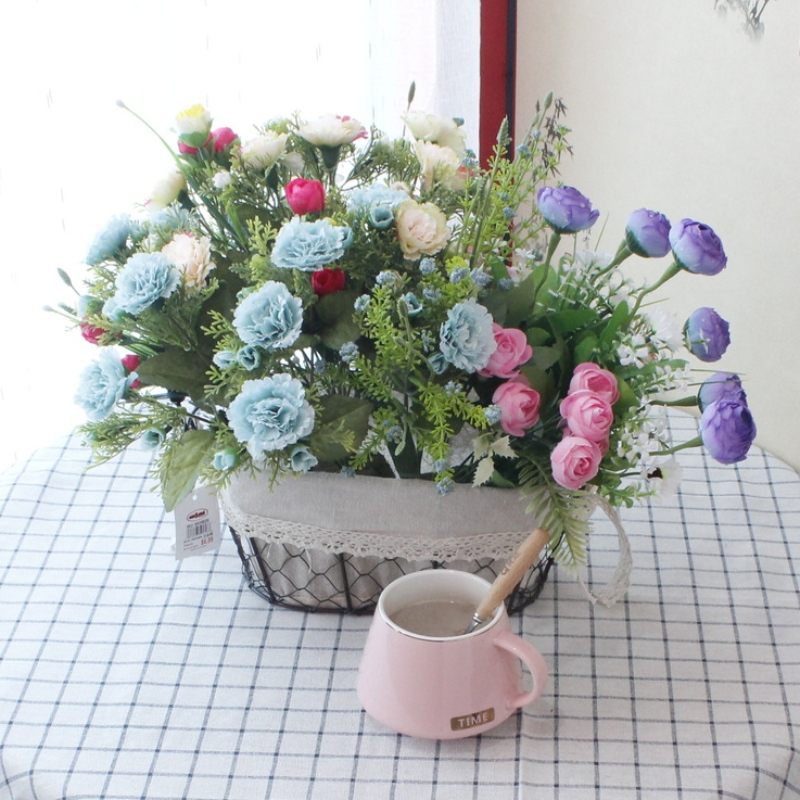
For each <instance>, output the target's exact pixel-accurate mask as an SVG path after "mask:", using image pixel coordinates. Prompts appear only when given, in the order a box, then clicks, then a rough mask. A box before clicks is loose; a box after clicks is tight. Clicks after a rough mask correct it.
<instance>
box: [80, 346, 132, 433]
mask: <svg viewBox="0 0 800 800" xmlns="http://www.w3.org/2000/svg"><path fill="white" fill-rule="evenodd" d="M134 380H136V373H135V372H131V373H130V374H129V373H128V370H126V369H125V366H124V365H123V363H122V361H121V360H120V358H119V355H118V354H117V353H116V352H115V351H114V350H103V351H102V352H101V353H100V357H99V358H98V359H97V360H96V361H95V362H94V363H92V364H90V365H89V366H88V367H86V369H84V371H83V372H82V373H81V377H80V384H79V386H78V391H77V393H76V395H75V402H76V403H77V404H78V405H79V406H80V407H81V408H82V409H83V410H84V412H85V414H86V416H87V417H88V418H89V419H90V420H91V421H92V422H100V420H103V419H105V418H106V417H107V416H108V415H109V414H110V413H111V410H112V409H113V408H114V406H115V405H116V404H117V403H118V402H119V401H120V400H122V398H123V397H124V396H125V392H126V391H127V390H128V387H129V386H130V385H131V383H133V381H134Z"/></svg>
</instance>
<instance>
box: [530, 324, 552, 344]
mask: <svg viewBox="0 0 800 800" xmlns="http://www.w3.org/2000/svg"><path fill="white" fill-rule="evenodd" d="M525 336H526V337H527V339H528V344H529V345H530V346H531V347H541V345H543V344H544V343H545V342H548V341H550V337H551V334H550V333H549V331H546V330H545V329H544V328H529V329H528V330H527V331H526V332H525Z"/></svg>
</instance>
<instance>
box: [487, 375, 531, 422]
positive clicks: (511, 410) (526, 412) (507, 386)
mask: <svg viewBox="0 0 800 800" xmlns="http://www.w3.org/2000/svg"><path fill="white" fill-rule="evenodd" d="M492 402H493V403H494V404H495V405H497V406H499V407H500V427H502V429H503V430H504V431H505V432H506V433H508V434H510V435H511V436H524V435H525V431H527V430H530V429H531V428H532V427H533V426H534V425H535V424H536V423H537V422H538V421H539V407H540V406H541V404H542V398H541V397H540V396H539V392H537V391H536V390H535V389H531V387H530V386H529V385H528V382H527V381H526V380H524V379H522V378H516V379H514V380H511V381H506V383H502V384H500V386H498V387H497V389H495V392H494V394H493V395H492Z"/></svg>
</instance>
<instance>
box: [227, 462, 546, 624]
mask: <svg viewBox="0 0 800 800" xmlns="http://www.w3.org/2000/svg"><path fill="white" fill-rule="evenodd" d="M459 489H461V491H460V492H459V493H458V496H457V497H456V498H455V499H453V498H450V497H447V498H444V499H442V498H441V497H437V496H436V495H435V492H434V491H432V485H431V484H430V482H425V481H419V480H391V479H385V478H368V477H359V478H357V479H348V478H342V477H340V476H339V475H334V474H329V473H323V474H320V475H313V474H311V473H309V474H308V475H306V476H303V477H302V478H298V479H294V480H292V479H290V480H288V481H286V482H284V483H282V484H280V485H277V486H271V487H268V486H267V485H265V482H264V481H259V480H257V479H252V478H242V479H235V480H234V482H233V483H232V485H231V486H230V487H229V488H228V489H227V490H226V492H225V494H224V495H223V508H224V510H225V516H226V521H227V524H228V528H229V530H230V532H231V535H232V537H233V540H234V542H235V543H236V547H237V550H238V553H239V556H240V558H241V560H242V568H243V573H244V576H245V579H246V581H247V584H248V585H249V587H250V588H251V589H252V590H253V591H255V592H256V593H257V594H259V595H260V596H262V597H264V598H265V599H266V600H268V601H269V602H270V603H272V604H274V605H279V606H284V607H287V608H296V609H302V610H305V611H326V610H327V611H338V612H340V613H364V612H369V611H371V610H372V609H373V608H374V606H375V604H376V602H377V600H378V595H379V594H380V592H381V590H382V589H383V588H384V587H386V586H387V585H388V584H389V583H391V582H392V581H393V580H395V579H396V578H399V577H400V576H401V575H405V574H407V573H409V572H418V571H420V570H425V569H459V570H464V571H468V572H472V573H474V574H477V575H480V576H481V577H483V578H485V579H486V580H488V581H490V582H491V581H493V580H494V579H495V577H497V575H498V574H499V573H500V572H501V571H502V569H503V567H504V566H505V563H506V560H507V559H508V558H509V557H510V556H511V555H512V553H513V552H514V550H515V549H516V547H517V546H518V545H519V544H520V543H521V542H522V541H523V540H524V539H525V538H526V537H527V535H528V534H529V533H530V531H532V530H533V528H534V527H536V521H535V519H533V518H532V517H531V516H530V515H529V514H527V513H526V510H525V509H526V508H527V502H524V500H523V498H520V497H518V496H517V495H516V494H511V493H510V491H509V490H500V489H484V488H473V487H471V486H468V485H467V486H460V487H459ZM515 501H519V502H515ZM552 565H553V559H552V558H551V557H550V556H549V555H548V554H545V555H543V556H542V557H541V558H540V560H539V561H538V563H536V564H535V565H534V566H533V567H532V568H531V569H529V570H528V572H527V573H526V574H525V575H524V576H523V578H522V580H521V581H520V583H519V585H518V586H517V588H516V589H515V590H514V592H513V593H512V594H511V595H510V597H509V598H508V600H507V607H508V611H509V613H513V612H515V611H519V610H521V609H522V608H525V607H526V606H528V605H530V604H531V603H532V602H533V601H534V600H535V599H536V598H537V597H538V596H539V593H540V592H541V591H542V588H543V587H544V585H545V582H546V580H547V576H548V573H549V572H550V569H551V567H552Z"/></svg>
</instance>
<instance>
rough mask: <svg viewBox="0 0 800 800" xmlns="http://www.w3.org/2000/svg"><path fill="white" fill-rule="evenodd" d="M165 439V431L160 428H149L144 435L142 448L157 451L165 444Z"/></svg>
mask: <svg viewBox="0 0 800 800" xmlns="http://www.w3.org/2000/svg"><path fill="white" fill-rule="evenodd" d="M165 438H166V437H165V435H164V431H162V430H161V429H160V428H148V429H147V430H146V431H145V432H144V433H143V434H142V439H141V442H142V447H143V448H144V449H145V450H155V449H156V448H158V447H161V445H162V444H164V439H165Z"/></svg>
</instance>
